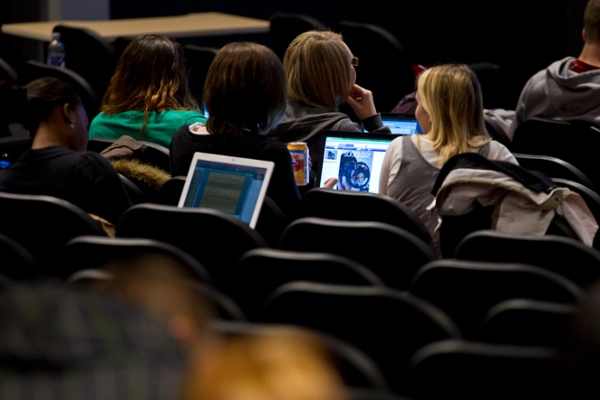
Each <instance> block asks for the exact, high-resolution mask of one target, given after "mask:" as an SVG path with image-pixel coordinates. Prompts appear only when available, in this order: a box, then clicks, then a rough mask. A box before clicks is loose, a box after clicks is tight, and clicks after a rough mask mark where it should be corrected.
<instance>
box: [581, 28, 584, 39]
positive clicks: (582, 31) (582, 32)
mask: <svg viewBox="0 0 600 400" xmlns="http://www.w3.org/2000/svg"><path fill="white" fill-rule="evenodd" d="M581 37H582V38H583V42H584V43H585V28H583V29H582V30H581Z"/></svg>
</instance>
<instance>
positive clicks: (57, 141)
mask: <svg viewBox="0 0 600 400" xmlns="http://www.w3.org/2000/svg"><path fill="white" fill-rule="evenodd" d="M50 146H63V147H67V148H70V145H69V143H68V141H66V139H65V137H64V135H60V134H59V133H58V132H56V130H55V129H53V128H52V127H51V126H50V125H48V124H44V123H42V124H40V126H39V127H38V129H37V131H36V133H35V136H34V137H33V141H32V142H31V148H32V149H33V150H37V149H43V148H44V147H50Z"/></svg>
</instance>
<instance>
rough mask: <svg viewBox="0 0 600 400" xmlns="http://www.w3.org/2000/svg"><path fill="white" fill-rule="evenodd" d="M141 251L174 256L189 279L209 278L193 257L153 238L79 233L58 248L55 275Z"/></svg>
mask: <svg viewBox="0 0 600 400" xmlns="http://www.w3.org/2000/svg"><path fill="white" fill-rule="evenodd" d="M144 252H150V253H155V254H163V255H166V256H168V257H170V258H173V259H174V260H176V261H177V262H178V263H179V264H181V265H182V266H184V267H185V268H186V269H187V271H188V273H189V276H190V279H192V280H198V281H201V282H212V278H211V276H210V274H209V273H208V272H207V271H206V269H205V268H204V267H203V266H202V265H201V264H200V263H199V262H198V261H197V260H196V259H195V258H194V257H192V256H190V255H189V254H187V253H186V252H184V251H182V250H181V249H179V248H177V247H175V246H172V245H170V244H168V243H163V242H160V241H157V240H152V239H137V238H136V239H131V238H108V237H97V236H78V237H76V238H73V239H72V240H70V241H69V242H68V243H67V244H66V245H65V247H64V248H63V249H62V251H61V252H60V256H59V259H58V263H57V275H58V276H61V277H63V278H67V277H69V276H72V275H73V274H75V273H76V272H77V271H79V270H81V269H100V268H101V267H102V266H103V265H105V264H107V263H109V262H110V261H111V260H114V259H120V258H127V257H132V256H134V255H136V254H140V253H144Z"/></svg>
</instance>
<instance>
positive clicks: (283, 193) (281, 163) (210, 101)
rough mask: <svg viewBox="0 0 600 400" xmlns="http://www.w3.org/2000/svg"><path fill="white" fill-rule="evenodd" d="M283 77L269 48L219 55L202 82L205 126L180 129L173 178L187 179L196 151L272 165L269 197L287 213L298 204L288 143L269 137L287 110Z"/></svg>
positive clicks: (235, 46) (234, 46)
mask: <svg viewBox="0 0 600 400" xmlns="http://www.w3.org/2000/svg"><path fill="white" fill-rule="evenodd" d="M285 100H286V90H285V75H284V72H283V67H282V66H281V62H280V61H279V59H278V58H277V56H276V55H275V53H273V52H272V51H271V50H270V49H268V48H267V47H265V46H262V45H259V44H255V43H230V44H228V45H226V46H224V47H223V48H222V49H221V50H219V52H218V53H217V55H216V57H215V59H214V61H213V63H212V64H211V66H210V68H209V70H208V74H207V76H206V82H205V84H204V101H205V102H206V107H207V109H208V112H209V115H210V118H209V119H208V123H207V125H206V127H204V126H202V125H200V124H196V125H184V126H182V127H181V128H180V129H179V131H178V132H177V134H176V135H175V137H174V138H173V142H172V143H171V154H170V156H171V175H173V176H176V175H187V174H188V170H189V168H190V163H191V161H192V158H193V156H194V153H195V152H204V153H213V154H222V155H228V156H235V157H244V158H253V159H257V160H266V161H272V162H274V163H275V169H274V170H273V175H272V178H271V182H270V183H269V188H268V190H267V196H269V197H270V198H271V199H273V201H275V202H276V203H277V205H279V207H280V208H281V209H282V211H283V212H284V213H286V214H289V213H291V212H292V211H293V209H294V207H295V206H296V204H297V203H298V201H299V200H300V194H299V192H298V187H297V186H296V180H295V178H294V173H293V170H292V159H291V156H290V153H289V151H288V149H287V147H286V145H285V144H283V143H282V142H280V141H277V140H274V139H272V138H269V137H267V134H268V133H269V132H271V130H272V129H273V128H274V127H275V126H277V124H278V123H279V121H280V120H281V118H282V117H283V113H284V111H285Z"/></svg>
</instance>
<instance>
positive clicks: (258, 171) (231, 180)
mask: <svg viewBox="0 0 600 400" xmlns="http://www.w3.org/2000/svg"><path fill="white" fill-rule="evenodd" d="M273 166H274V164H273V163H272V162H270V161H258V160H251V159H246V158H239V157H228V156H218V155H214V154H205V153H196V154H195V155H194V159H193V160H192V164H191V166H190V171H189V173H188V177H187V179H186V182H185V186H184V188H183V192H182V194H181V198H180V200H179V207H205V208H212V209H215V210H219V211H223V212H225V213H227V214H230V215H232V216H234V217H236V218H239V219H240V220H242V221H243V222H245V223H247V224H248V225H250V227H251V228H254V226H255V225H256V221H257V219H258V214H259V212H260V208H261V206H262V203H263V201H264V197H265V193H266V190H267V186H268V184H269V180H270V178H271V174H272V171H273Z"/></svg>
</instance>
